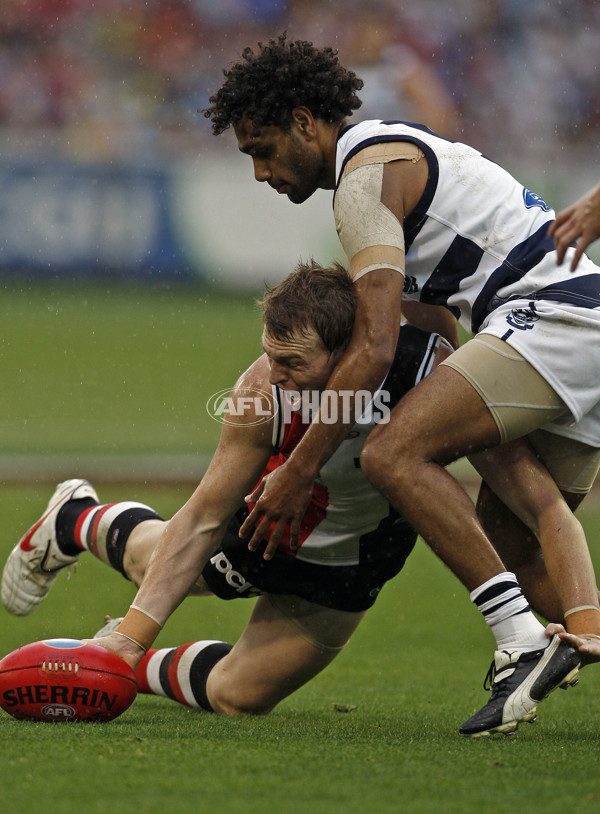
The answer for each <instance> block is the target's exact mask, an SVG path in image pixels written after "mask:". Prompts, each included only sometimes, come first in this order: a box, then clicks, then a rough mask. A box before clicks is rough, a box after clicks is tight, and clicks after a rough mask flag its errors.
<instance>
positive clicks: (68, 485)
mask: <svg viewBox="0 0 600 814" xmlns="http://www.w3.org/2000/svg"><path fill="white" fill-rule="evenodd" d="M84 497H91V498H92V499H93V500H96V501H97V500H98V495H97V494H96V491H95V490H94V487H93V486H92V485H91V484H90V483H88V482H87V481H86V480H81V479H75V480H67V481H64V483H59V484H58V486H57V487H56V490H55V492H54V494H53V495H52V497H51V498H50V502H49V503H48V506H47V507H46V511H45V512H44V514H43V515H42V516H41V518H40V519H39V520H38V521H37V523H35V524H34V525H33V526H32V527H31V528H30V529H29V531H27V532H26V533H25V534H24V535H23V537H22V538H21V540H20V541H19V542H18V543H17V545H16V546H15V547H14V548H13V550H12V551H11V553H10V555H9V557H8V559H7V561H6V565H5V566H4V571H3V573H2V602H3V604H4V606H5V608H6V609H7V610H8V611H10V613H14V614H15V616H27V614H28V613H31V611H32V610H35V608H37V606H38V605H39V604H40V602H41V601H42V599H44V597H45V596H46V594H47V593H48V591H49V590H50V588H51V587H52V583H53V582H54V580H55V579H56V577H57V576H58V572H59V571H60V570H61V568H66V566H68V565H72V564H73V563H75V562H76V561H77V556H75V557H69V556H68V555H66V554H63V553H62V551H61V550H60V549H59V547H58V543H57V541H56V517H57V515H58V512H59V511H60V509H61V508H62V507H63V506H64V505H65V503H67V502H68V501H69V500H78V499H80V498H84Z"/></svg>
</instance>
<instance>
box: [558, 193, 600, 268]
mask: <svg viewBox="0 0 600 814" xmlns="http://www.w3.org/2000/svg"><path fill="white" fill-rule="evenodd" d="M548 235H549V236H550V237H553V238H554V247H555V249H556V253H557V255H558V257H557V262H558V265H559V266H560V265H561V264H562V262H563V260H564V259H565V253H566V251H567V249H568V248H569V246H572V245H573V243H574V242H575V241H576V240H577V241H578V242H577V247H576V249H575V254H574V256H573V260H572V262H571V271H575V269H576V268H577V264H578V263H579V260H580V259H581V255H582V254H583V253H584V251H585V250H586V249H587V247H588V246H589V245H590V243H592V241H594V240H596V239H597V238H599V237H600V184H599V185H598V186H597V187H595V188H594V189H592V190H590V191H589V192H588V193H587V194H586V195H584V196H583V198H581V199H580V200H579V201H577V202H576V203H574V204H573V205H572V206H569V207H568V208H567V209H564V210H563V211H562V212H559V214H558V215H557V216H556V220H555V221H554V223H552V225H551V226H550V229H549V230H548Z"/></svg>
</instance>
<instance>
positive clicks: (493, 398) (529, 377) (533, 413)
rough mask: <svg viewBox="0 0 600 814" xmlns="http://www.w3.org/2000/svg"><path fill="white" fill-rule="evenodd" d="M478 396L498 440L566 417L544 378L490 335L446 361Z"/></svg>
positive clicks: (525, 360)
mask: <svg viewBox="0 0 600 814" xmlns="http://www.w3.org/2000/svg"><path fill="white" fill-rule="evenodd" d="M440 367H449V368H452V369H453V370H455V371H456V372H457V373H460V375H461V376H462V377H463V378H464V379H466V380H467V381H468V382H469V383H470V384H471V386H472V387H473V388H474V389H475V390H476V392H477V393H478V394H479V396H480V398H481V400H482V401H483V403H484V405H485V407H486V409H487V410H488V411H489V413H490V414H491V416H492V417H493V419H494V421H495V423H496V426H497V428H498V433H499V435H500V441H501V442H502V443H504V442H506V441H511V440H514V439H515V438H522V437H523V436H525V435H529V434H530V433H532V432H534V431H535V430H537V429H539V428H540V427H543V426H544V425H545V424H548V423H549V422H551V421H553V420H554V419H555V418H558V417H560V416H562V415H565V414H567V413H568V412H569V411H568V408H567V406H566V404H565V403H564V401H563V400H562V399H561V397H560V396H559V395H558V394H557V393H556V392H555V390H554V389H553V388H552V387H551V386H550V385H549V384H548V382H547V381H546V379H545V378H544V377H543V376H542V375H541V374H540V373H539V372H538V371H537V370H536V369H535V368H534V367H533V365H531V364H530V363H529V362H528V361H527V359H525V358H524V357H523V356H522V355H521V354H520V353H519V351H517V350H515V348H513V347H511V346H510V345H508V344H507V343H506V342H504V341H503V340H501V339H498V338H497V337H495V336H491V335H490V334H480V335H478V336H476V337H474V338H473V339H471V340H470V341H469V342H467V343H466V344H464V345H462V346H461V347H460V348H459V349H458V350H457V351H455V352H454V353H453V354H452V355H451V356H449V357H448V358H447V359H445V360H444V361H443V362H442V363H441V365H440Z"/></svg>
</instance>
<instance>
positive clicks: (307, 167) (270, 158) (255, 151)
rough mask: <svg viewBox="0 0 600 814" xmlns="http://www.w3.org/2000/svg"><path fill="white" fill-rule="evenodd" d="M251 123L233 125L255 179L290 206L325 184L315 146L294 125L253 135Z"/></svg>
mask: <svg viewBox="0 0 600 814" xmlns="http://www.w3.org/2000/svg"><path fill="white" fill-rule="evenodd" d="M253 129H254V128H253V126H252V122H251V121H249V120H248V119H242V121H241V122H239V123H238V124H237V125H236V126H235V134H236V136H237V140H238V146H239V149H240V150H241V152H242V153H245V154H246V155H249V156H250V158H251V159H252V162H253V164H254V177H255V178H256V180H257V181H266V182H267V183H268V184H269V186H270V187H272V189H274V190H276V191H277V193H278V194H280V195H287V196H288V198H289V200H290V201H291V202H292V203H296V204H299V203H303V202H304V201H305V200H306V199H307V198H310V196H311V195H312V194H313V192H315V190H317V189H319V187H321V186H322V184H323V183H324V178H325V175H326V166H325V163H324V160H323V156H322V155H321V153H320V150H319V148H318V145H317V143H316V141H314V140H308V139H307V138H306V137H305V135H304V133H303V130H302V129H301V128H300V127H299V126H298V125H297V123H296V122H293V123H292V127H291V130H290V131H289V132H286V131H284V130H282V129H281V128H280V127H275V126H273V125H269V126H265V127H262V128H261V129H260V132H259V133H258V135H253Z"/></svg>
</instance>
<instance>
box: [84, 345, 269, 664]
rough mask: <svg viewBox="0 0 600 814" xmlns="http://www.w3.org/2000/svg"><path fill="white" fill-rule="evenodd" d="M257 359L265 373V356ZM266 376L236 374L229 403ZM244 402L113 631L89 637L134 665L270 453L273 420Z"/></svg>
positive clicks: (258, 386) (266, 388)
mask: <svg viewBox="0 0 600 814" xmlns="http://www.w3.org/2000/svg"><path fill="white" fill-rule="evenodd" d="M259 362H260V363H261V367H262V369H263V370H264V371H265V372H266V375H268V367H267V364H266V360H265V359H264V358H262V362H261V360H259ZM257 364H258V363H255V365H254V366H253V368H254V367H255V366H256V365H257ZM253 368H251V369H250V371H251V372H252V370H253ZM266 381H267V379H266V378H265V379H263V380H262V381H259V380H258V379H257V377H256V376H255V375H250V376H249V375H246V376H244V377H242V379H241V380H240V381H239V382H238V384H237V385H236V387H235V388H234V390H233V391H232V393H231V400H232V401H231V403H232V404H235V403H236V400H237V397H238V396H242V397H243V396H244V394H245V395H246V396H247V394H248V390H247V388H248V387H252V388H254V389H262V390H264V391H265V392H266V393H268V395H269V396H270V393H271V388H270V385H268V384H267V385H266V386H265V384H264V383H265V382H266ZM249 401H250V400H249ZM249 401H247V402H245V403H244V405H245V412H243V411H242V410H239V412H240V413H242V414H241V415H238V416H230V417H229V419H228V420H229V421H230V422H231V423H227V424H224V426H223V431H222V434H221V438H220V441H219V444H218V447H217V450H216V452H215V454H214V456H213V458H212V461H211V463H210V465H209V467H208V470H207V472H206V474H205V475H204V477H203V479H202V481H201V482H200V484H199V486H198V487H197V489H196V491H195V492H194V494H193V495H192V496H191V498H190V499H189V500H188V501H187V503H186V504H185V505H184V506H183V507H182V508H181V509H179V511H178V512H177V513H176V514H175V515H174V516H173V518H172V519H171V520H170V521H169V523H168V524H167V526H166V528H165V531H164V533H163V536H162V538H161V541H160V543H159V544H158V546H157V547H156V549H155V551H154V553H153V555H152V557H151V560H150V563H149V565H148V569H147V571H146V574H145V576H144V580H143V582H142V584H141V586H140V589H139V591H138V593H137V595H136V597H135V600H134V602H133V606H132V607H131V608H130V609H129V611H128V613H127V614H126V616H125V618H124V619H123V621H122V622H121V624H120V625H119V628H118V632H117V633H116V634H111V635H110V636H107V637H105V638H104V639H101V640H100V639H99V640H97V641H96V642H95V643H100V644H102V645H103V646H106V647H108V649H111V650H115V651H116V652H117V653H118V654H119V655H120V656H121V657H123V658H125V660H126V661H127V662H128V663H129V664H131V666H135V665H136V664H137V662H138V661H139V659H140V658H141V657H142V655H143V649H142V647H143V648H145V649H147V648H148V647H150V645H151V644H152V642H153V641H154V639H155V638H156V636H157V635H158V633H159V631H160V629H161V627H162V625H163V624H164V623H165V621H166V620H167V618H168V617H169V616H170V615H171V613H173V611H174V610H175V608H177V606H178V605H179V604H180V603H181V602H182V600H183V599H184V598H185V597H186V596H187V595H188V593H189V591H190V589H191V588H192V586H193V585H194V583H195V582H196V580H197V579H198V577H199V575H200V574H201V572H202V569H203V568H204V566H205V565H206V562H207V561H208V559H209V558H210V557H211V556H212V554H213V553H214V551H215V549H216V548H217V546H218V545H219V543H220V542H221V540H222V538H223V535H224V534H225V531H226V529H227V525H228V523H229V521H230V519H231V517H232V516H233V515H234V513H235V512H236V511H237V510H238V509H239V508H240V506H243V503H244V496H245V495H246V494H247V493H248V491H249V490H250V489H251V488H252V487H253V486H254V485H255V484H256V483H257V481H258V480H259V478H260V476H261V474H262V473H263V471H264V468H265V466H266V463H267V461H268V459H269V456H270V455H271V454H272V452H273V446H272V432H273V421H272V419H271V420H269V421H267V422H265V423H262V424H258V423H256V419H257V414H256V411H255V409H254V408H253V407H252V406H251V404H250V403H249ZM119 634H120V635H119ZM126 637H129V638H126ZM135 642H138V643H139V644H140V645H142V647H139V646H138V645H136V644H135Z"/></svg>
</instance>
